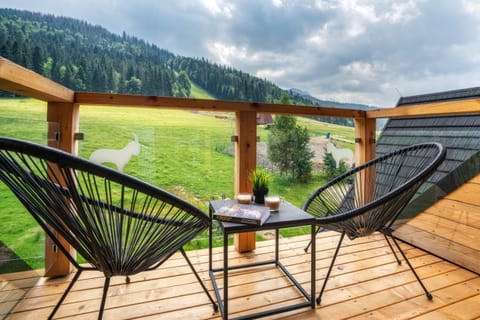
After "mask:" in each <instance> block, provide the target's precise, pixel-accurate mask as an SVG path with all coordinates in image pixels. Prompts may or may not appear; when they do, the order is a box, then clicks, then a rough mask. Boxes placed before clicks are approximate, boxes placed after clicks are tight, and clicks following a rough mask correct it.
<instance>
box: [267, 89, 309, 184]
mask: <svg viewBox="0 0 480 320" xmlns="http://www.w3.org/2000/svg"><path fill="white" fill-rule="evenodd" d="M281 103H282V104H290V99H289V97H288V95H284V96H283V97H282V100H281ZM309 140H310V136H309V134H308V130H307V128H302V127H300V126H299V125H297V120H296V118H295V117H292V116H284V115H276V116H275V117H274V119H273V125H272V126H271V129H270V133H269V135H268V142H267V144H268V149H267V156H268V159H269V160H270V161H271V162H272V163H273V164H274V165H275V166H276V167H277V168H278V169H279V170H280V174H282V175H286V176H290V177H291V178H293V179H295V180H299V181H302V182H306V181H308V180H309V178H310V176H311V173H312V162H311V160H312V158H313V152H312V151H311V150H310V148H309V146H308V142H309Z"/></svg>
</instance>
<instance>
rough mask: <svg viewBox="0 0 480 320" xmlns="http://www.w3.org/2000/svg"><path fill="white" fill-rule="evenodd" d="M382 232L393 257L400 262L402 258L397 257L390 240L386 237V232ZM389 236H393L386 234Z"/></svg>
mask: <svg viewBox="0 0 480 320" xmlns="http://www.w3.org/2000/svg"><path fill="white" fill-rule="evenodd" d="M382 233H383V236H384V237H385V241H387V243H388V246H389V247H390V250H391V251H392V253H393V255H394V256H395V259H396V260H397V263H398V264H399V265H400V264H402V260H400V258H399V257H398V255H397V252H396V251H395V249H394V248H393V246H392V244H391V243H390V240H388V237H387V234H386V233H384V232H382ZM388 235H389V236H390V237H393V236H392V234H388Z"/></svg>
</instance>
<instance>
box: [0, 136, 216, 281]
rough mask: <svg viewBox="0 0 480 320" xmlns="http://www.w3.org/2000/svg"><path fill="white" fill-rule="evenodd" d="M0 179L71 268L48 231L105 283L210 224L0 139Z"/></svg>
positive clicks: (130, 181) (123, 178) (138, 185)
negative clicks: (70, 249)
mask: <svg viewBox="0 0 480 320" xmlns="http://www.w3.org/2000/svg"><path fill="white" fill-rule="evenodd" d="M0 180H1V181H3V182H4V183H5V184H6V185H7V186H8V187H9V188H10V189H11V190H12V191H13V193H14V194H15V196H16V197H17V198H18V199H19V200H20V201H21V203H22V204H23V205H24V206H25V207H26V208H27V209H28V211H29V212H30V213H31V214H32V215H33V217H34V218H35V219H36V220H37V222H38V223H39V224H40V225H41V226H42V227H43V229H44V230H45V231H46V232H47V234H48V235H49V236H51V237H52V239H53V240H54V241H55V242H56V244H57V246H59V248H60V249H61V250H62V251H63V253H64V254H66V255H67V257H68V258H69V259H70V261H71V262H72V263H74V264H75V263H76V262H75V258H74V257H71V256H70V255H69V254H68V251H67V250H66V249H65V247H64V246H62V244H61V243H60V242H59V241H58V239H56V237H55V236H54V234H52V232H51V231H50V228H53V229H54V230H55V231H56V232H58V233H59V234H60V235H61V236H62V237H63V238H65V240H67V241H68V242H69V243H70V245H72V246H73V248H75V249H76V250H77V251H78V253H79V254H80V255H81V256H82V257H83V258H85V259H86V260H87V261H88V262H89V263H90V264H91V265H92V266H93V268H94V269H98V270H100V271H103V272H104V274H105V275H106V276H112V275H129V274H135V273H138V272H141V271H145V270H150V269H153V268H156V267H157V266H159V265H160V264H161V263H162V262H164V261H165V260H166V259H168V258H169V257H170V256H171V255H172V254H173V253H175V252H176V251H177V250H179V249H181V248H182V247H183V246H184V245H185V244H186V243H187V242H188V241H190V240H191V239H193V238H194V237H195V236H197V235H198V234H199V233H200V232H201V231H203V230H205V229H206V228H207V227H208V226H209V225H210V223H211V222H210V219H209V218H208V216H207V215H206V214H205V213H204V212H203V211H201V210H200V209H198V208H196V207H195V206H193V205H191V204H189V203H187V202H185V201H183V200H182V199H180V198H178V197H176V196H175V195H173V194H170V193H168V192H166V191H164V190H161V189H159V188H157V187H155V186H152V185H150V184H147V183H145V182H143V181H140V180H138V179H136V178H133V177H131V176H128V175H126V174H123V173H120V172H118V171H114V170H112V169H109V168H107V167H104V166H100V165H96V164H94V163H92V162H90V161H87V160H85V159H82V158H79V157H76V156H73V155H71V154H69V153H66V152H63V151H60V150H57V149H53V148H49V147H46V146H42V145H38V144H34V143H30V142H26V141H21V140H15V139H8V138H0Z"/></svg>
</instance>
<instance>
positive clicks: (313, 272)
mask: <svg viewBox="0 0 480 320" xmlns="http://www.w3.org/2000/svg"><path fill="white" fill-rule="evenodd" d="M311 231H312V234H311V242H312V247H311V248H310V251H311V257H310V259H311V261H312V265H311V266H310V268H311V269H310V274H311V280H310V281H311V291H312V293H311V297H310V299H311V303H312V309H315V295H316V292H315V282H316V272H317V267H316V262H317V261H316V245H315V243H316V238H317V232H316V230H315V224H312V226H311Z"/></svg>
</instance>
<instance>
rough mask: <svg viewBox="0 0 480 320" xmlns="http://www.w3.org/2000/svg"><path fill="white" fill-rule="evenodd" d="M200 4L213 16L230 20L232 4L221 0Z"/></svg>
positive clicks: (203, 0)
mask: <svg viewBox="0 0 480 320" xmlns="http://www.w3.org/2000/svg"><path fill="white" fill-rule="evenodd" d="M200 2H201V4H202V5H203V6H205V8H206V9H207V10H208V11H209V12H210V13H211V14H212V15H213V16H225V17H227V18H231V17H232V13H233V11H234V10H235V8H234V6H233V4H231V3H228V2H226V1H223V0H200Z"/></svg>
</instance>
